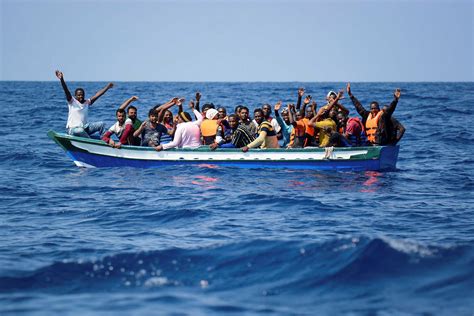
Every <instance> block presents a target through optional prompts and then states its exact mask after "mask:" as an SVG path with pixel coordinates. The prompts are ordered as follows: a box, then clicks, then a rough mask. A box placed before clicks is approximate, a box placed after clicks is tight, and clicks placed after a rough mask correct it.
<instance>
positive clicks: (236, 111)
mask: <svg viewBox="0 0 474 316" xmlns="http://www.w3.org/2000/svg"><path fill="white" fill-rule="evenodd" d="M243 107H244V106H243V105H237V106H236V107H235V109H234V114H235V115H237V117H240V110H241V109H242V108H243Z"/></svg>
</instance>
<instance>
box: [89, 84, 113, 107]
mask: <svg viewBox="0 0 474 316" xmlns="http://www.w3.org/2000/svg"><path fill="white" fill-rule="evenodd" d="M113 86H114V84H113V83H112V82H110V83H108V84H107V85H106V86H105V87H104V88H103V89H100V90H99V91H97V93H96V94H94V96H93V97H92V98H91V105H92V104H94V102H95V101H97V99H98V98H100V97H101V96H103V95H104V93H106V92H107V90H109V89H110V88H112V87H113Z"/></svg>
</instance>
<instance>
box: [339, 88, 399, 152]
mask: <svg viewBox="0 0 474 316" xmlns="http://www.w3.org/2000/svg"><path fill="white" fill-rule="evenodd" d="M346 90H347V94H349V96H350V98H351V101H352V103H353V104H354V107H355V108H356V110H357V112H358V113H359V115H360V116H361V117H362V123H363V124H364V126H365V130H366V133H367V139H368V141H369V142H370V144H372V145H374V146H383V145H387V144H388V143H389V141H390V138H391V135H390V131H389V130H388V128H387V127H388V126H389V124H390V120H391V118H392V114H393V112H394V111H395V109H396V107H397V104H398V100H399V99H400V95H401V91H400V89H396V90H395V92H394V94H393V97H394V98H393V101H392V103H390V105H389V106H388V108H387V110H380V106H379V104H378V102H376V101H372V102H371V103H370V111H367V110H366V109H365V108H364V107H363V106H362V104H361V103H360V102H359V100H357V98H356V97H355V96H354V95H352V91H351V84H350V83H348V84H347V87H346Z"/></svg>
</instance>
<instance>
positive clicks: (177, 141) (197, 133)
mask: <svg viewBox="0 0 474 316" xmlns="http://www.w3.org/2000/svg"><path fill="white" fill-rule="evenodd" d="M193 112H194V114H195V115H196V118H197V121H193V122H186V123H179V124H178V126H177V127H176V132H175V133H174V139H173V141H172V142H171V143H167V144H163V149H170V148H175V147H178V148H197V147H199V146H201V129H200V128H199V126H200V125H201V122H202V115H201V113H199V112H198V111H196V110H193Z"/></svg>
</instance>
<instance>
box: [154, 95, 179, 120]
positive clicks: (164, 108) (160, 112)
mask: <svg viewBox="0 0 474 316" xmlns="http://www.w3.org/2000/svg"><path fill="white" fill-rule="evenodd" d="M178 102H179V99H178V98H173V99H171V100H169V101H168V102H166V103H165V104H162V105H160V106H159V107H157V108H156V109H155V111H156V112H157V113H158V122H159V123H161V122H163V118H164V117H165V113H166V111H167V110H168V109H169V108H171V107H172V106H173V105H175V104H177V103H178Z"/></svg>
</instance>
